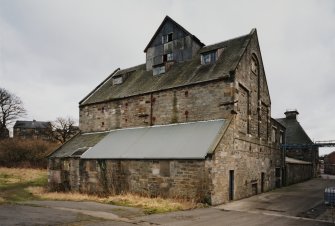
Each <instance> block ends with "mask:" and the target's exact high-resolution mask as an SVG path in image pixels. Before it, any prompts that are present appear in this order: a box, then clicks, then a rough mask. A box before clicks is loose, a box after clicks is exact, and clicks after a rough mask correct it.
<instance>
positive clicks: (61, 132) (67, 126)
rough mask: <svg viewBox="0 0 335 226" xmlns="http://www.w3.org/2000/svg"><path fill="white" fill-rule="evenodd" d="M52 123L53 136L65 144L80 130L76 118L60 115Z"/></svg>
mask: <svg viewBox="0 0 335 226" xmlns="http://www.w3.org/2000/svg"><path fill="white" fill-rule="evenodd" d="M51 124H52V137H53V138H54V139H55V140H57V141H59V142H61V143H62V144H64V143H65V142H66V141H68V140H69V139H70V138H71V137H73V136H74V135H76V134H77V133H78V132H79V128H78V126H76V120H74V119H73V118H71V117H67V118H64V117H58V118H57V119H56V120H55V121H54V122H52V123H51Z"/></svg>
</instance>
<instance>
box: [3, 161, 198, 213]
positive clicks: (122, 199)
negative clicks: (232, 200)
mask: <svg viewBox="0 0 335 226" xmlns="http://www.w3.org/2000/svg"><path fill="white" fill-rule="evenodd" d="M46 185H47V171H46V170H39V169H17V168H4V167H0V204H3V203H12V202H14V203H15V202H22V201H28V200H65V201H94V202H99V203H105V204H113V205H119V206H128V207H137V208H141V209H143V211H144V213H146V214H153V213H165V212H171V211H178V210H187V209H193V208H198V207H202V205H201V204H197V203H195V202H192V201H185V200H175V199H163V198H148V197H143V196H138V195H134V194H123V195H115V196H108V197H104V198H102V197H99V196H95V195H87V194H81V193H71V192H68V193H64V192H48V191H47V189H46Z"/></svg>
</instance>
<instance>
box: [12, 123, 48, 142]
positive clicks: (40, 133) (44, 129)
mask: <svg viewBox="0 0 335 226" xmlns="http://www.w3.org/2000/svg"><path fill="white" fill-rule="evenodd" d="M51 131H52V127H51V123H50V122H43V121H36V120H32V121H16V122H15V125H14V127H13V137H14V138H18V139H43V140H51V139H52V137H51Z"/></svg>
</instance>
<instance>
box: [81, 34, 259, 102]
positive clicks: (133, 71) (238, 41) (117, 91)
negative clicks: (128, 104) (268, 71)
mask: <svg viewBox="0 0 335 226" xmlns="http://www.w3.org/2000/svg"><path fill="white" fill-rule="evenodd" d="M252 32H253V31H252ZM252 32H251V33H250V34H248V35H244V36H241V37H238V38H235V39H230V40H228V41H225V42H221V43H218V44H215V45H211V46H205V47H203V48H202V49H200V51H199V53H198V54H197V55H196V56H195V57H193V59H192V60H190V61H185V62H181V63H176V64H175V65H173V66H172V67H171V68H170V70H168V71H167V72H166V73H164V74H161V75H156V76H153V74H152V71H147V70H146V65H145V64H142V65H139V66H136V67H132V68H128V69H125V70H119V71H117V72H115V73H113V74H112V75H110V76H109V78H107V79H106V80H105V81H104V82H103V83H102V84H100V85H99V86H98V87H97V88H96V89H95V90H93V91H92V92H91V94H90V95H88V96H87V97H85V98H84V99H83V100H82V101H81V102H80V103H79V104H80V105H81V106H83V105H87V104H94V103H99V102H105V101H109V100H114V99H120V98H124V97H129V96H135V95H139V94H144V93H150V92H155V91H160V90H165V89H170V88H176V87H180V86H187V85H192V84H197V83H201V82H206V81H211V80H216V79H219V78H225V77H228V76H229V73H230V71H233V70H235V69H236V66H237V64H238V62H239V60H240V58H241V57H242V55H243V53H244V50H245V47H246V46H247V45H248V43H249V40H250V37H251V36H252ZM214 48H216V49H217V48H223V49H224V50H223V53H222V54H221V56H220V57H219V59H218V60H217V61H216V62H215V63H214V64H209V65H201V63H200V53H201V52H203V51H202V50H203V49H204V50H207V51H208V49H211V50H213V49H214ZM123 74H124V75H126V77H125V79H124V82H123V83H122V84H119V85H113V79H112V78H113V76H118V75H123Z"/></svg>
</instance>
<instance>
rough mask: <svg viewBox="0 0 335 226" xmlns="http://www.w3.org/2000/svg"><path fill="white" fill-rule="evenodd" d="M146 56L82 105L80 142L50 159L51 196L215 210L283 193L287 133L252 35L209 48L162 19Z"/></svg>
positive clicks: (253, 32) (116, 74)
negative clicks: (166, 202) (166, 200)
mask: <svg viewBox="0 0 335 226" xmlns="http://www.w3.org/2000/svg"><path fill="white" fill-rule="evenodd" d="M144 52H145V54H146V62H145V63H144V64H142V65H138V66H135V67H131V68H127V69H123V70H120V69H117V70H115V71H114V72H113V73H112V74H111V75H110V76H108V77H107V78H106V79H105V80H104V81H103V82H101V83H100V84H99V85H98V86H97V87H96V88H95V89H94V90H93V91H92V92H90V93H89V94H88V95H87V96H86V97H85V98H84V99H83V100H82V101H80V103H79V112H80V121H79V127H80V130H81V133H80V134H77V135H76V136H74V137H73V138H72V139H71V140H69V141H68V142H67V143H65V144H64V145H62V146H61V147H60V148H58V149H57V150H56V151H55V152H54V153H52V154H51V155H50V156H49V165H48V171H49V187H50V189H51V190H70V191H80V192H86V193H95V194H108V193H111V194H120V193H126V192H131V193H137V194H142V195H146V196H151V197H156V196H162V197H181V198H189V199H196V200H198V201H203V202H208V203H211V204H213V205H216V204H220V203H224V202H227V201H231V200H236V199H241V198H245V197H248V196H252V195H255V194H258V193H261V192H265V191H269V190H271V189H274V188H276V187H280V186H282V183H283V182H282V179H283V172H284V170H285V167H284V166H285V156H284V152H282V151H281V149H280V147H281V142H283V139H282V137H283V133H284V134H285V127H284V126H283V125H282V124H281V123H279V122H277V121H276V120H274V119H272V118H271V100H270V94H269V90H268V85H267V80H266V76H265V71H264V67H263V60H262V56H261V51H260V47H259V42H258V37H257V32H256V29H252V30H251V32H250V33H249V34H246V35H242V36H240V37H237V38H233V39H230V40H227V41H223V42H220V43H216V44H213V45H205V44H203V43H202V42H201V41H200V40H199V39H198V38H197V37H195V36H194V35H192V34H191V33H190V32H188V31H187V30H186V29H185V28H183V27H182V26H181V25H179V24H178V23H177V22H175V21H174V20H172V19H171V18H170V17H168V16H167V17H166V18H165V19H164V20H163V22H162V23H161V25H160V26H159V28H158V29H157V31H156V32H155V34H154V36H153V37H152V39H151V40H150V41H149V43H148V45H147V46H146V47H145V49H144ZM273 128H276V129H273Z"/></svg>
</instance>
